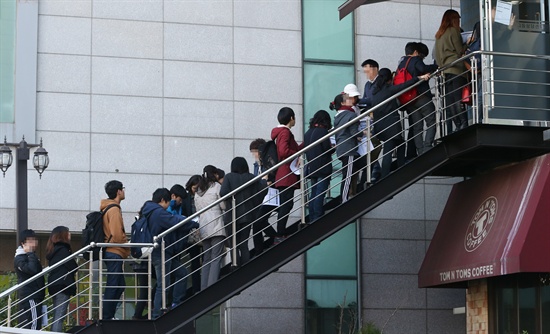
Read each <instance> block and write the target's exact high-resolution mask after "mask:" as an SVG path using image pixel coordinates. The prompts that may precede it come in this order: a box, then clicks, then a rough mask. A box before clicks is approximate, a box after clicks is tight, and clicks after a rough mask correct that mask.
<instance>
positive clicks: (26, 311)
mask: <svg viewBox="0 0 550 334" xmlns="http://www.w3.org/2000/svg"><path fill="white" fill-rule="evenodd" d="M41 303H42V301H41V300H36V299H27V300H25V301H23V302H22V303H21V306H20V311H21V315H20V316H19V324H20V325H22V328H28V329H34V330H40V329H42V304H41Z"/></svg>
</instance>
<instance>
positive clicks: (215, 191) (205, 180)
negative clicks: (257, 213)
mask: <svg viewBox="0 0 550 334" xmlns="http://www.w3.org/2000/svg"><path fill="white" fill-rule="evenodd" d="M216 172H217V169H216V167H214V166H211V165H208V166H206V167H204V169H203V174H202V176H201V181H200V183H199V187H198V189H197V192H196V193H195V207H196V209H197V212H198V211H200V210H202V209H204V208H206V207H207V206H209V205H210V204H212V203H214V202H215V201H217V200H218V199H219V198H220V195H219V194H220V184H219V183H218V182H217V178H216ZM199 223H200V226H201V227H200V234H201V239H202V247H203V250H204V252H203V258H202V264H203V265H202V269H201V290H203V289H205V288H206V287H208V286H210V285H212V284H213V283H215V282H216V281H217V280H218V278H219V276H220V261H221V259H222V257H223V250H224V239H225V230H224V224H223V212H222V207H221V206H220V205H219V204H217V205H215V206H213V207H211V208H210V209H208V210H207V211H205V212H203V213H202V214H200V215H199Z"/></svg>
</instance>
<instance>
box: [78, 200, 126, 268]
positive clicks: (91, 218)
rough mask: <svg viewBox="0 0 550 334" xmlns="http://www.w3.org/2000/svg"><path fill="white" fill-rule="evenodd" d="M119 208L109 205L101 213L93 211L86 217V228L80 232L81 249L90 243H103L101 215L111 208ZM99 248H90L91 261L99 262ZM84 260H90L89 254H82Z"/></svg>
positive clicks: (103, 234)
mask: <svg viewBox="0 0 550 334" xmlns="http://www.w3.org/2000/svg"><path fill="white" fill-rule="evenodd" d="M114 206H116V207H118V208H119V209H120V206H119V205H118V204H109V205H107V207H106V208H105V209H103V211H93V212H90V213H89V214H87V215H86V227H84V229H83V230H82V247H86V246H88V245H89V244H90V243H91V242H96V243H97V242H105V233H104V232H103V215H105V213H106V212H107V210H109V209H110V208H112V207H114ZM99 250H100V248H99V247H94V248H92V259H93V261H97V260H99ZM83 255H84V258H85V259H86V260H89V259H90V256H89V253H88V252H86V253H84V254H83Z"/></svg>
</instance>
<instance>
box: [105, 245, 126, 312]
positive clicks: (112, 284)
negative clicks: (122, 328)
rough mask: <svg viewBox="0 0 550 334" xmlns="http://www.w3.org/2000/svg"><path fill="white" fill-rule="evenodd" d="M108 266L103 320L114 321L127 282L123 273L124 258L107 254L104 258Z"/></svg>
mask: <svg viewBox="0 0 550 334" xmlns="http://www.w3.org/2000/svg"><path fill="white" fill-rule="evenodd" d="M103 259H104V260H105V265H106V266H107V287H106V288H105V292H104V293H103V299H104V300H103V319H112V318H114V316H115V312H116V308H117V305H118V302H119V299H120V296H122V293H123V292H124V287H125V286H126V282H125V281H124V273H123V271H122V265H123V262H122V256H120V255H118V254H115V253H111V252H105V255H104V256H103Z"/></svg>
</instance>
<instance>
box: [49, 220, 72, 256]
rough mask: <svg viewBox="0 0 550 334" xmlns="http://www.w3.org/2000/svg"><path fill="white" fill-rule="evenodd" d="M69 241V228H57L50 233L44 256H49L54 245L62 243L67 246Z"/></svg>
mask: <svg viewBox="0 0 550 334" xmlns="http://www.w3.org/2000/svg"><path fill="white" fill-rule="evenodd" d="M70 241H71V240H70V239H69V228H68V227H66V226H57V227H56V228H54V229H53V230H52V233H50V238H49V239H48V243H47V244H46V254H47V255H51V254H52V253H53V249H54V247H55V244H56V243H58V242H64V243H66V244H69V242H70ZM69 248H70V245H69Z"/></svg>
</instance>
